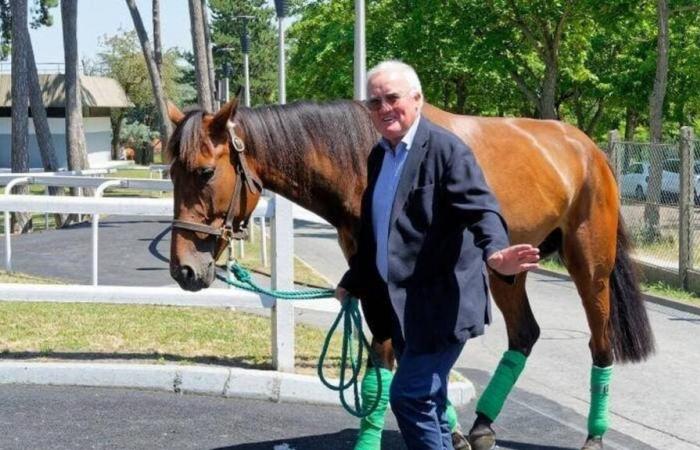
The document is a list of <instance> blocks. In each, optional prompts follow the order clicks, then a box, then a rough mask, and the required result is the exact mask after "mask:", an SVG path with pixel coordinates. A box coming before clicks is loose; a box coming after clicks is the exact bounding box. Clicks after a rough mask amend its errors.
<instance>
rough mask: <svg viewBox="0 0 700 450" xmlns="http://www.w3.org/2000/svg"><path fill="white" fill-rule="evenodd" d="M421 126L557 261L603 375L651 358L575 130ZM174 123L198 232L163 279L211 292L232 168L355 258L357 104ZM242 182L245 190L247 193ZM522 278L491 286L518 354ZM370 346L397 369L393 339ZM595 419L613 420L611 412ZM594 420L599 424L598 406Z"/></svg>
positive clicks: (621, 253)
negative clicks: (290, 205) (331, 233)
mask: <svg viewBox="0 0 700 450" xmlns="http://www.w3.org/2000/svg"><path fill="white" fill-rule="evenodd" d="M423 115H424V116H425V117H427V118H428V119H429V120H431V121H432V122H434V123H436V124H438V125H441V126H443V127H445V128H447V129H449V130H451V131H453V132H454V133H455V134H457V135H458V136H459V137H460V138H461V139H463V140H464V142H466V143H467V144H468V145H469V146H470V147H471V149H472V150H473V152H474V154H475V155H476V158H477V160H478V161H479V163H480V164H481V167H482V168H483V171H484V174H485V176H486V180H487V182H488V184H489V185H490V186H491V188H492V189H493V192H494V193H495V195H496V197H497V198H498V199H499V201H500V203H501V206H502V210H503V214H504V216H505V219H506V220H507V222H508V226H509V231H510V238H511V242H512V243H513V244H516V243H530V244H532V245H537V246H539V247H540V249H541V252H542V253H543V254H547V253H552V252H559V254H560V256H561V258H562V260H563V261H564V264H565V265H566V267H567V268H568V270H569V273H570V274H571V277H572V279H573V281H574V282H575V284H576V287H577V288H578V292H579V294H580V296H581V299H582V301H583V306H584V309H585V313H586V316H587V319H588V325H589V327H590V331H591V338H590V350H591V355H592V359H593V364H594V366H598V367H601V368H607V367H609V366H611V365H612V363H613V360H617V361H632V362H635V361H640V360H643V359H645V358H646V357H647V356H648V355H649V354H651V353H652V352H653V347H654V344H653V337H652V334H651V330H650V326H649V322H648V319H647V316H646V310H645V308H644V305H643V302H642V300H641V297H640V294H639V290H638V287H637V281H636V279H635V276H634V270H633V267H632V264H631V262H630V259H629V257H628V248H627V242H626V237H625V232H624V227H623V224H622V221H621V218H620V214H619V210H620V205H619V201H618V191H617V185H616V182H615V179H614V176H613V174H612V172H611V170H610V167H609V165H608V162H607V160H606V157H605V155H604V154H603V153H602V152H601V151H600V150H599V149H598V148H597V147H596V145H595V144H594V143H593V142H592V141H591V140H590V139H589V138H588V137H587V136H586V135H585V134H584V133H582V132H581V131H579V130H578V129H576V128H574V127H572V126H570V125H567V124H564V123H561V122H556V121H541V120H531V119H514V118H505V119H504V118H482V117H466V116H457V115H453V114H449V113H447V112H444V111H441V110H439V109H437V108H435V107H433V106H430V105H425V106H424V109H423ZM170 117H171V120H172V121H173V122H174V123H175V124H176V125H177V127H176V130H175V133H174V135H173V138H172V140H171V141H170V147H169V151H170V153H171V157H172V168H171V174H172V178H173V182H174V185H175V219H176V220H178V221H184V222H187V223H199V224H205V229H201V228H198V229H192V228H188V227H187V226H184V227H178V226H175V227H174V228H173V232H172V247H171V259H170V261H171V262H170V269H171V274H172V276H173V277H174V278H175V279H176V280H177V281H178V283H179V284H180V286H182V287H183V288H184V289H188V290H197V289H200V288H203V287H207V286H209V284H210V283H211V282H212V281H213V278H214V257H213V254H214V253H215V252H216V248H217V247H221V246H222V243H221V239H218V240H217V235H216V233H215V231H216V230H219V229H220V228H221V227H222V226H223V225H222V224H223V222H224V216H227V215H228V216H231V215H232V214H233V213H231V211H232V209H235V210H236V211H237V213H236V214H237V216H236V220H235V221H234V223H236V224H240V223H244V222H245V216H246V214H249V213H250V211H252V209H253V208H254V204H253V203H254V202H255V200H256V199H257V192H255V190H254V189H253V190H251V189H250V188H248V191H249V192H247V193H246V192H245V189H244V190H243V192H242V194H246V195H242V194H241V195H239V196H236V195H234V194H233V192H232V191H233V190H234V189H233V186H234V183H235V182H236V178H237V175H236V173H240V170H239V171H238V172H237V171H236V168H237V167H238V168H239V169H240V162H238V161H239V160H240V159H243V160H244V162H247V166H248V167H249V170H250V172H251V173H252V175H253V176H257V177H259V178H260V180H261V181H262V184H263V185H264V186H265V187H266V188H268V189H270V190H272V191H275V192H277V193H280V194H282V195H283V196H285V197H287V198H289V199H291V200H292V201H294V202H295V203H297V204H299V205H301V206H303V207H305V208H307V209H309V210H311V211H313V212H315V213H317V214H318V215H320V216H321V217H323V218H325V219H326V220H327V221H328V222H329V223H330V224H332V225H333V226H334V227H336V228H337V230H338V236H339V241H340V245H341V247H342V249H343V251H344V253H345V256H346V257H348V256H349V255H352V254H353V253H354V251H355V249H356V241H355V239H356V236H357V233H356V232H357V230H358V224H359V214H360V199H361V195H362V192H363V190H364V189H365V186H366V168H365V160H366V157H367V155H368V153H369V151H370V149H371V147H372V146H373V145H374V144H375V143H376V141H377V139H378V137H379V136H378V134H377V133H376V131H375V130H374V128H373V127H372V124H371V122H370V118H369V112H368V110H367V109H366V108H365V107H364V105H363V104H362V103H359V102H349V101H344V102H335V103H328V104H316V103H298V104H292V105H286V106H269V107H261V108H255V109H246V108H238V107H237V100H235V99H234V100H233V101H232V102H230V103H229V104H227V105H225V106H224V107H223V108H222V109H221V110H220V111H218V112H217V113H216V114H213V115H212V114H208V113H204V112H201V111H194V112H189V113H187V114H186V115H185V114H183V113H181V112H180V111H179V110H177V108H175V107H174V106H171V107H170ZM235 139H240V140H241V141H242V143H243V146H244V149H243V150H240V149H238V147H237V146H235V145H233V143H232V140H235ZM234 149H236V151H234ZM240 155H244V156H242V157H241V156H240ZM238 184H239V186H238V188H237V189H236V190H237V191H239V192H241V189H240V185H245V183H241V182H238ZM234 206H235V208H234ZM526 277H527V274H526V273H522V274H520V275H518V276H517V279H516V282H515V284H514V285H509V284H506V283H504V282H502V281H501V280H500V279H498V278H497V277H492V278H491V280H490V284H491V292H492V295H493V298H494V300H495V301H496V304H497V305H498V307H499V308H500V309H501V311H502V312H503V316H504V317H505V320H506V325H507V331H508V347H509V350H511V351H515V352H519V353H520V354H522V355H524V356H525V357H527V356H528V355H529V354H530V352H531V350H532V348H533V346H534V344H535V342H536V341H537V339H538V336H539V333H540V330H539V327H538V325H537V322H536V321H535V318H534V316H533V314H532V310H531V309H530V304H529V301H528V297H527V293H526V292H525V279H526ZM368 320H369V319H368ZM390 322H391V321H390V318H388V317H387V318H383V320H372V321H371V322H370V323H369V325H370V329H371V331H372V332H373V334H374V335H379V336H387V335H389V334H388V332H387V330H388V327H390ZM372 345H373V348H374V349H375V350H376V351H377V353H378V354H379V355H380V357H381V359H382V361H383V363H384V364H385V365H386V367H387V368H392V367H393V364H394V361H393V352H392V349H391V342H390V340H385V341H384V342H377V341H376V340H375V341H373V343H372ZM522 355H521V357H522ZM523 364H524V363H523ZM499 370H500V365H499ZM497 373H498V371H497ZM515 378H516V379H517V375H516V376H515ZM512 382H513V383H515V379H513V380H512ZM511 387H512V385H511ZM598 387H599V386H597V385H593V386H592V388H595V389H597V388H598ZM507 392H508V391H507V390H506V392H505V394H503V395H504V396H505V395H507ZM604 393H605V395H607V386H606V387H605V389H604ZM592 395H593V394H592ZM592 398H593V397H592ZM592 405H593V401H592ZM601 408H602V411H603V413H604V414H607V403H604V404H603V406H602V407H600V408H598V409H601ZM477 411H479V410H478V408H477ZM594 413H595V414H597V416H600V415H601V411H600V410H598V411H594V408H593V406H592V409H591V414H594ZM597 416H596V417H594V419H600V417H597ZM590 419H591V418H590V417H589V420H590ZM492 420H495V417H494V416H491V417H489V416H487V415H484V414H481V413H479V414H478V418H477V421H476V422H475V425H474V427H473V428H472V431H471V434H472V436H471V438H472V442H473V444H474V445H475V447H477V448H488V447H490V446H491V445H493V443H494V442H495V435H494V433H493V431H492V429H491V428H490V424H491V422H492ZM603 431H604V429H603ZM601 435H602V433H601ZM584 448H586V449H589V448H591V449H592V448H602V440H601V438H600V436H593V435H591V436H589V438H588V439H587V441H586V444H585V445H584Z"/></svg>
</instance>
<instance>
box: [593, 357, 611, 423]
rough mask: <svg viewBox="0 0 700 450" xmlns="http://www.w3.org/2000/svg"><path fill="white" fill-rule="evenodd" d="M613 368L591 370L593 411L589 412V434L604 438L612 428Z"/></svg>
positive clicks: (596, 367) (594, 367)
mask: <svg viewBox="0 0 700 450" xmlns="http://www.w3.org/2000/svg"><path fill="white" fill-rule="evenodd" d="M611 378H612V366H608V367H598V366H593V367H592V368H591V409H590V410H589V411H588V434H589V435H591V436H602V435H603V434H604V433H605V432H606V431H607V430H608V427H609V426H610V414H609V411H608V406H609V405H608V404H609V395H608V390H609V387H610V379H611Z"/></svg>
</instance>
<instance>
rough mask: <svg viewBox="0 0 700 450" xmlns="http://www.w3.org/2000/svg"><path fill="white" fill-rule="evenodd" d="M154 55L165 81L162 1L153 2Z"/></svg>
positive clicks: (159, 72) (159, 71) (154, 0)
mask: <svg viewBox="0 0 700 450" xmlns="http://www.w3.org/2000/svg"><path fill="white" fill-rule="evenodd" d="M152 6H153V8H152V12H153V55H154V58H155V60H156V67H157V68H158V74H159V75H160V77H161V81H162V80H163V70H162V68H163V44H162V43H161V41H160V0H153V3H152Z"/></svg>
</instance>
